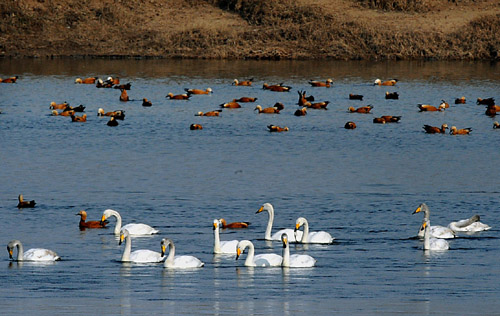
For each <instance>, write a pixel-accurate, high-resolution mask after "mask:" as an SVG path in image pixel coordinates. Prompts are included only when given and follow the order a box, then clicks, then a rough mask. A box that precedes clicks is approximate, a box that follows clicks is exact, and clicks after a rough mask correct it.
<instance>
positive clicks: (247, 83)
mask: <svg viewBox="0 0 500 316" xmlns="http://www.w3.org/2000/svg"><path fill="white" fill-rule="evenodd" d="M252 81H253V78H252V79H247V80H242V81H239V80H238V79H234V80H233V83H232V85H233V86H251V85H252Z"/></svg>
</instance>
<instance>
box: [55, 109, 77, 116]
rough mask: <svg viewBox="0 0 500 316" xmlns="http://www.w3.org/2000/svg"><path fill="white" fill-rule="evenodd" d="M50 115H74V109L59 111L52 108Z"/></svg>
mask: <svg viewBox="0 0 500 316" xmlns="http://www.w3.org/2000/svg"><path fill="white" fill-rule="evenodd" d="M52 115H53V116H71V115H75V111H73V110H69V111H62V112H60V113H59V112H57V111H56V110H52Z"/></svg>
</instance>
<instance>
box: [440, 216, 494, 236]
mask: <svg viewBox="0 0 500 316" xmlns="http://www.w3.org/2000/svg"><path fill="white" fill-rule="evenodd" d="M480 219H481V218H480V217H479V215H477V214H476V215H474V216H472V217H471V218H467V219H462V220H460V221H458V222H451V223H449V224H448V228H450V229H451V230H453V231H455V232H471V233H475V232H481V231H485V230H488V229H491V227H490V226H489V225H486V224H484V223H481V222H480V221H479V220H480Z"/></svg>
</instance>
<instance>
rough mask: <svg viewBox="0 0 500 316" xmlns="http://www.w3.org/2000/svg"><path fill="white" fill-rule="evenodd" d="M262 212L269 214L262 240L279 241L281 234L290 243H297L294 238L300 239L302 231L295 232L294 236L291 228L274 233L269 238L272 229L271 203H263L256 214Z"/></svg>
mask: <svg viewBox="0 0 500 316" xmlns="http://www.w3.org/2000/svg"><path fill="white" fill-rule="evenodd" d="M263 211H267V213H268V214H269V220H268V221H267V228H266V233H265V235H264V238H265V239H266V240H276V241H280V240H281V235H283V234H287V235H288V239H289V240H290V241H292V242H297V240H296V238H298V239H302V231H297V234H295V230H294V229H291V228H287V229H281V230H279V231H277V232H276V233H274V234H273V235H272V236H271V231H272V229H273V221H274V208H273V206H272V205H271V203H264V204H263V205H262V206H261V207H260V208H259V210H258V211H257V213H260V212H263Z"/></svg>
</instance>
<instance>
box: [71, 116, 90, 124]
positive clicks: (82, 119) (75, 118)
mask: <svg viewBox="0 0 500 316" xmlns="http://www.w3.org/2000/svg"><path fill="white" fill-rule="evenodd" d="M71 122H87V114H83V115H82V116H75V115H71Z"/></svg>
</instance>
